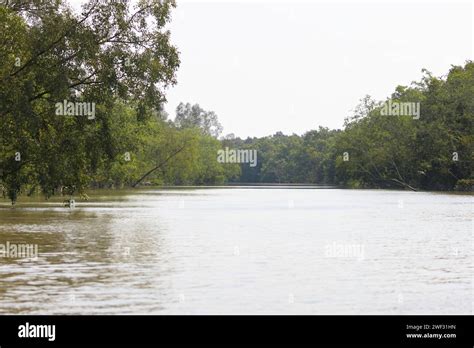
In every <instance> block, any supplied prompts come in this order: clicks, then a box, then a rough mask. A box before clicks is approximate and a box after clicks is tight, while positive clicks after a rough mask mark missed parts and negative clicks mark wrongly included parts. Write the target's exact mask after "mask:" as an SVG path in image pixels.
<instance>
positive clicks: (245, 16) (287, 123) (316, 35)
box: [166, 0, 474, 137]
mask: <svg viewBox="0 0 474 348" xmlns="http://www.w3.org/2000/svg"><path fill="white" fill-rule="evenodd" d="M177 2H178V7H177V8H176V9H175V10H174V12H173V20H172V23H171V24H170V26H169V28H170V30H171V34H172V41H173V43H174V44H175V45H176V46H177V47H178V48H179V51H180V52H181V67H180V68H179V71H178V75H177V76H178V84H177V85H176V86H175V87H173V88H171V89H169V91H168V94H167V98H168V104H167V106H166V109H167V111H168V112H169V113H170V117H174V113H175V111H174V110H175V108H176V106H177V105H178V103H179V102H180V101H183V102H191V103H199V104H200V105H201V106H202V107H203V108H204V109H206V110H213V111H215V112H216V113H217V115H218V116H219V119H220V121H221V123H222V125H223V126H224V132H223V134H228V133H234V134H235V135H237V136H240V137H247V136H264V135H270V134H273V133H275V132H277V131H283V132H284V133H285V134H291V133H297V134H301V133H304V132H305V131H308V130H310V129H315V128H317V127H318V126H319V125H321V126H327V127H330V128H341V127H342V124H343V120H344V118H345V117H346V116H347V115H349V114H350V113H351V109H353V108H354V107H355V106H356V104H357V103H358V101H359V99H360V98H362V97H363V96H364V95H366V94H370V95H371V96H373V97H375V98H376V99H384V98H385V97H387V96H389V95H390V94H391V93H392V92H393V91H394V89H395V87H396V86H397V85H399V84H402V85H408V84H410V82H411V81H413V80H418V79H419V78H420V77H421V69H422V68H426V69H428V70H430V71H431V72H433V73H434V74H435V75H437V76H439V75H443V74H445V73H447V72H448V70H449V68H450V66H451V64H454V65H460V64H463V63H464V62H465V61H466V60H467V59H473V38H474V24H473V22H474V21H473V13H474V10H473V7H474V6H473V2H472V1H463V2H459V1H458V2H456V1H444V2H441V1H437V2H436V1H435V2H433V1H423V2H417V1H398V2H388V1H377V2H375V1H372V2H367V1H366V2H360V1H352V2H341V1H336V2H335V1H327V2H323V1H310V0H307V1H299V2H295V1H281V0H280V1H270V0H266V1H258V2H255V1H232V2H231V1H207V2H201V1H189V0H187V1H185V0H184V1H179V0H177Z"/></svg>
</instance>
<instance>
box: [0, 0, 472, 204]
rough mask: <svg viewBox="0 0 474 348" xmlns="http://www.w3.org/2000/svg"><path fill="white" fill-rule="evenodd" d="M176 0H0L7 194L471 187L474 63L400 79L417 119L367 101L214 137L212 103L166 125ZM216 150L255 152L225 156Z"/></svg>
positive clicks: (2, 188)
mask: <svg viewBox="0 0 474 348" xmlns="http://www.w3.org/2000/svg"><path fill="white" fill-rule="evenodd" d="M174 6H175V4H174V2H173V1H158V0H140V1H137V4H136V6H132V5H131V4H130V2H129V1H113V2H108V1H99V0H90V1H89V2H87V3H86V4H85V5H84V7H83V10H82V13H80V14H78V13H75V12H74V11H72V10H71V9H70V8H69V7H68V5H67V3H65V2H64V1H62V0H55V1H51V2H45V1H41V0H32V1H29V2H25V1H20V0H11V1H0V43H1V45H0V80H1V84H0V193H3V196H4V197H8V198H9V199H10V200H11V201H12V202H15V201H16V200H17V197H18V196H19V195H20V194H26V195H31V194H34V193H36V192H41V193H42V194H44V195H45V196H46V197H47V198H48V197H50V196H52V195H55V194H64V195H71V196H72V195H74V194H78V195H81V194H83V193H84V191H85V190H86V189H87V188H90V187H94V188H101V187H114V188H115V187H122V186H137V185H140V184H146V183H149V184H156V185H160V184H171V185H183V184H192V185H212V184H222V183H226V182H242V183H249V182H252V183H321V184H337V185H343V186H347V187H380V188H395V187H399V188H400V187H404V188H408V189H413V190H416V189H426V190H429V189H434V190H452V189H457V190H472V187H473V182H474V177H473V164H474V162H473V160H474V158H473V153H474V145H473V144H474V139H473V137H474V135H473V129H474V126H473V120H474V63H473V62H467V63H466V64H465V66H455V67H453V68H452V69H451V70H450V72H449V74H448V75H447V77H445V78H437V77H434V76H432V75H431V74H430V73H428V72H426V71H425V73H424V76H423V78H422V80H421V81H420V82H418V83H414V84H413V85H412V86H410V87H401V86H399V87H397V88H396V90H395V92H394V93H393V94H392V95H391V96H390V98H389V100H390V103H395V104H394V105H397V104H396V103H404V102H406V103H409V104H410V105H411V103H415V105H418V106H421V107H420V108H419V109H418V111H419V115H418V116H419V117H412V116H410V115H404V114H403V113H398V114H396V115H387V112H386V111H387V108H386V105H385V104H383V103H382V102H376V101H374V100H372V99H371V98H370V97H366V98H364V99H363V100H362V102H361V104H360V105H359V106H358V107H357V108H356V110H355V112H354V115H352V116H351V117H349V118H347V119H346V122H345V125H344V129H343V130H330V129H327V128H322V127H319V129H318V130H312V131H309V132H307V133H305V134H303V135H302V136H298V135H289V136H287V135H284V134H282V133H276V134H275V135H273V136H268V137H263V138H247V139H240V138H236V137H234V136H233V135H228V136H225V137H223V138H220V140H219V139H218V137H219V136H220V134H221V132H222V126H221V125H220V123H219V121H218V119H217V115H216V114H215V113H213V112H212V111H206V110H203V109H202V108H201V107H200V106H199V105H191V104H183V103H182V104H180V105H179V106H178V107H177V108H176V117H175V119H174V121H172V120H170V119H169V116H168V115H167V114H166V112H165V111H164V110H163V104H164V103H165V102H166V99H165V94H166V89H167V88H168V87H169V86H172V85H174V84H175V83H176V71H177V69H178V67H179V63H180V61H179V52H178V50H177V48H176V47H174V46H173V45H172V44H171V42H170V33H169V32H168V31H167V30H166V24H167V23H168V21H169V20H170V12H171V10H172V8H173V7H174ZM68 105H73V106H74V107H71V108H70V109H69V107H68ZM59 106H61V108H59ZM82 106H84V110H82V109H81V107H82ZM58 109H61V110H60V112H58ZM92 110H93V112H92ZM83 111H84V112H83ZM316 116H317V115H315V117H316ZM224 148H226V149H227V148H233V149H249V150H252V151H254V150H256V151H257V156H258V161H255V164H256V165H255V166H249V165H248V164H246V163H241V164H238V163H222V161H218V158H217V157H218V151H219V150H221V149H224ZM226 151H227V150H226Z"/></svg>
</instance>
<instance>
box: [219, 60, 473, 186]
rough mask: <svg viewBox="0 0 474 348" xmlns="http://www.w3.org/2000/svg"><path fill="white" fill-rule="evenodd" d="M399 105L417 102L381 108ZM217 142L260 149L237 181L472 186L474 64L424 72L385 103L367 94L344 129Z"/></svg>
mask: <svg viewBox="0 0 474 348" xmlns="http://www.w3.org/2000/svg"><path fill="white" fill-rule="evenodd" d="M389 102H390V104H388V103H389ZM397 103H398V105H401V104H400V103H410V104H416V103H419V104H418V105H419V106H420V109H419V115H415V114H413V115H403V116H400V115H398V116H397V115H393V114H392V115H387V114H386V112H384V111H386V110H384V105H395V104H397ZM223 143H224V144H225V145H226V146H229V147H242V148H253V149H257V151H258V162H259V164H258V166H257V167H255V168H251V167H249V166H248V165H247V166H246V165H242V175H241V176H240V178H239V181H241V182H276V183H318V184H337V185H343V186H348V187H353V188H360V187H367V188H368V187H374V188H409V189H425V190H451V189H459V190H473V183H474V180H473V179H474V156H473V154H474V63H473V62H467V63H466V64H465V66H463V67H461V66H455V67H453V68H452V69H451V70H450V71H449V73H448V75H447V77H445V78H436V77H434V76H432V75H431V74H430V73H429V72H427V71H424V76H423V78H422V80H421V81H420V82H417V83H414V84H413V85H412V86H411V87H403V86H399V87H397V88H396V90H395V92H394V93H393V94H392V95H391V96H390V98H389V99H387V100H386V101H380V102H377V101H374V100H372V99H371V98H370V97H368V96H367V97H365V98H364V99H363V100H361V103H360V105H358V106H357V107H356V109H355V112H354V115H352V116H351V117H348V118H346V120H345V125H344V130H329V129H327V128H322V127H320V128H319V129H318V130H312V131H309V132H307V133H305V134H304V135H302V136H298V135H291V136H286V135H283V134H281V133H277V134H275V135H273V136H269V137H264V138H260V139H257V138H248V139H246V140H241V139H238V138H237V139H235V138H234V137H233V136H228V137H226V139H225V140H223Z"/></svg>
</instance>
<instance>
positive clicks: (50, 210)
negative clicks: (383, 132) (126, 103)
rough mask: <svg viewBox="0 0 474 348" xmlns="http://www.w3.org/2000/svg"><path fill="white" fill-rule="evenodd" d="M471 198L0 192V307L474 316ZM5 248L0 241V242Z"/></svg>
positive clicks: (298, 192) (275, 191)
mask: <svg viewBox="0 0 474 348" xmlns="http://www.w3.org/2000/svg"><path fill="white" fill-rule="evenodd" d="M473 207H474V205H473V196H472V195H468V194H446V193H430V192H406V191H386V190H342V189H326V188H314V187H297V188H293V187H286V188H285V187H278V188H275V187H258V188H251V187H247V188H246V187H229V188H183V189H153V188H147V189H137V190H118V191H94V192H91V193H90V200H89V201H85V202H82V201H78V202H77V204H76V207H75V208H74V209H70V208H65V207H62V206H61V200H60V199H59V198H57V199H55V200H52V201H48V202H46V201H44V200H42V199H40V198H34V199H23V200H20V201H19V203H18V204H17V206H16V207H15V208H11V206H10V205H9V203H8V202H7V201H5V200H0V245H1V244H3V245H4V246H6V245H10V246H11V245H21V244H23V243H26V244H30V245H35V246H36V247H37V254H36V255H34V256H31V255H30V256H29V257H25V256H23V257H20V256H19V255H16V257H12V256H11V255H6V254H5V253H3V257H2V254H0V313H1V314H454V313H455V314H472V313H473V302H472V301H473V249H472V248H473V231H474V229H473V216H474V213H473ZM5 248H6V247H5Z"/></svg>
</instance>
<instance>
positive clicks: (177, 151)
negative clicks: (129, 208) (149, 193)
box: [132, 144, 187, 187]
mask: <svg viewBox="0 0 474 348" xmlns="http://www.w3.org/2000/svg"><path fill="white" fill-rule="evenodd" d="M186 145H187V144H184V145H183V146H181V147H180V148H179V149H177V150H176V151H174V152H173V153H172V154H171V155H169V156H168V157H167V158H166V159H165V160H164V161H163V162H161V163H160V164H158V165H157V166H156V167H154V168H152V169H150V170H149V171H148V172H146V173H145V174H144V175H143V176H142V177H141V178H140V179H138V180H137V182H136V183H135V184H133V185H132V187H136V186H137V185H138V184H139V183H141V182H142V181H143V180H144V179H145V178H146V177H147V176H148V175H150V174H151V173H153V172H154V171H156V170H158V169H160V168H161V167H162V166H164V165H165V164H166V163H167V162H168V161H169V160H170V159H172V158H173V157H174V156H176V155H177V154H178V153H180V152H181V151H183V150H184V149H185V148H186Z"/></svg>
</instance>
